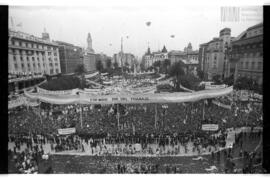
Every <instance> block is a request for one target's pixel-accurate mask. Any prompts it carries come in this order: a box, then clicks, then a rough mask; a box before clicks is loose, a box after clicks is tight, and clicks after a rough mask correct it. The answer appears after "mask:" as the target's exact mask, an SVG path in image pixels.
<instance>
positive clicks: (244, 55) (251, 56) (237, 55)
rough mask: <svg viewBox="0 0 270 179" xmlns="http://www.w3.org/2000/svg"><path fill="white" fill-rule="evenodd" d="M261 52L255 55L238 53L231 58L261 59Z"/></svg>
mask: <svg viewBox="0 0 270 179" xmlns="http://www.w3.org/2000/svg"><path fill="white" fill-rule="evenodd" d="M262 56H263V52H256V53H252V52H250V53H242V54H241V53H238V54H233V57H239V58H240V57H246V58H253V57H262Z"/></svg>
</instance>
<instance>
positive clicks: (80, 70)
mask: <svg viewBox="0 0 270 179" xmlns="http://www.w3.org/2000/svg"><path fill="white" fill-rule="evenodd" d="M74 72H75V73H77V74H78V75H79V76H80V88H81V89H83V88H84V84H85V77H84V75H85V72H86V69H85V67H84V64H79V65H77V67H76V68H75V70H74Z"/></svg>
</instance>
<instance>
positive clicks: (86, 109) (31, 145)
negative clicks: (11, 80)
mask: <svg viewBox="0 0 270 179" xmlns="http://www.w3.org/2000/svg"><path fill="white" fill-rule="evenodd" d="M160 78H161V77H160ZM162 78H163V77H162ZM106 80H107V81H108V82H110V81H109V80H111V79H109V78H107V77H106ZM117 80H118V81H117ZM98 81H100V78H96V79H95V80H94V82H95V83H96V82H98ZM90 82H91V81H90ZM90 82H89V83H90ZM156 82H157V81H155V80H153V79H147V78H138V79H133V80H131V79H122V80H119V79H116V83H115V84H114V86H106V84H104V85H103V88H105V87H104V86H106V89H107V90H103V91H104V92H105V93H106V94H107V93H114V92H119V91H121V90H122V89H123V88H126V87H127V88H126V89H127V91H128V92H131V91H132V90H133V91H132V92H134V93H136V92H137V90H138V89H144V90H146V91H147V90H149V89H150V90H151V86H153V85H156V84H157V83H156ZM95 83H93V84H95ZM101 91H102V90H101ZM122 92H123V91H122ZM138 92H140V90H138ZM106 94H102V95H106ZM237 94H238V93H237V92H236V93H235V92H234V93H233V94H232V95H226V96H222V97H219V98H213V99H205V100H199V101H194V102H182V103H163V104H162V103H161V104H154V103H153V104H151V103H150V104H106V105H100V104H96V105H93V104H92V105H84V104H62V105H55V104H49V103H45V102H39V104H38V103H31V104H30V103H22V104H23V105H17V107H16V105H13V106H15V107H13V108H10V109H9V111H8V115H9V122H8V134H9V158H10V160H11V161H12V162H13V163H14V166H15V168H16V169H17V171H18V172H19V173H37V172H38V171H39V169H40V167H39V166H40V163H42V162H43V161H49V158H50V155H52V154H79V155H89V156H117V157H129V156H130V157H168V156H193V157H195V158H194V161H195V160H204V158H203V156H205V155H208V156H211V159H212V161H218V162H219V161H220V160H221V159H222V160H224V161H223V162H224V164H225V166H224V168H225V169H224V171H223V172H225V173H235V172H237V171H236V169H235V163H234V162H235V159H234V158H233V155H235V153H237V154H239V156H238V157H240V158H243V160H244V165H243V167H242V170H241V172H242V173H252V172H255V170H256V169H255V168H254V167H253V166H254V165H253V164H254V163H261V161H260V160H261V158H262V154H261V152H258V151H256V150H257V149H256V150H255V151H253V152H250V151H246V149H245V148H244V147H243V141H244V137H247V136H248V137H250V138H260V137H261V135H262V125H263V117H262V114H263V113H262V101H261V100H245V101H243V100H241V99H240V98H239V95H237ZM240 96H241V95H240ZM17 98H18V99H21V98H24V97H23V96H19V97H17V96H16V99H17ZM10 99H11V98H10ZM17 101H18V100H17ZM204 124H214V125H217V126H218V129H217V130H214V131H209V130H208V131H207V130H203V129H202V125H204ZM62 129H63V130H65V129H68V130H69V129H70V131H72V132H69V133H61V132H59V130H62ZM231 138H233V139H231ZM236 146H237V147H238V148H240V150H239V151H237V152H236V150H235V147H236ZM221 156H222V157H221ZM196 157H197V158H196ZM164 167H165V168H164ZM114 168H115V170H116V171H117V173H159V171H160V170H161V168H163V169H165V171H164V172H165V173H182V172H183V168H181V167H179V166H174V165H166V166H163V167H161V166H159V165H158V164H151V162H146V163H136V162H133V163H132V162H121V161H119V162H116V163H115V166H114ZM215 170H216V169H215V167H213V166H212V168H210V169H209V171H215Z"/></svg>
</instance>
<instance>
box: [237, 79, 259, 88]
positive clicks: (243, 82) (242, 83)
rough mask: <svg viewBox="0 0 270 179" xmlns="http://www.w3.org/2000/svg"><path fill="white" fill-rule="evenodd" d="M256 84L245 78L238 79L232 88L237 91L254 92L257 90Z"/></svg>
mask: <svg viewBox="0 0 270 179" xmlns="http://www.w3.org/2000/svg"><path fill="white" fill-rule="evenodd" d="M258 86H259V85H258V83H257V82H256V81H255V80H253V79H251V78H247V77H240V78H238V79H237V80H236V81H235V85H234V87H235V88H236V89H239V90H256V89H258Z"/></svg>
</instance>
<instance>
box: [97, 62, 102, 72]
mask: <svg viewBox="0 0 270 179" xmlns="http://www.w3.org/2000/svg"><path fill="white" fill-rule="evenodd" d="M96 69H97V70H98V71H99V72H102V71H103V63H102V62H101V60H97V61H96Z"/></svg>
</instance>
